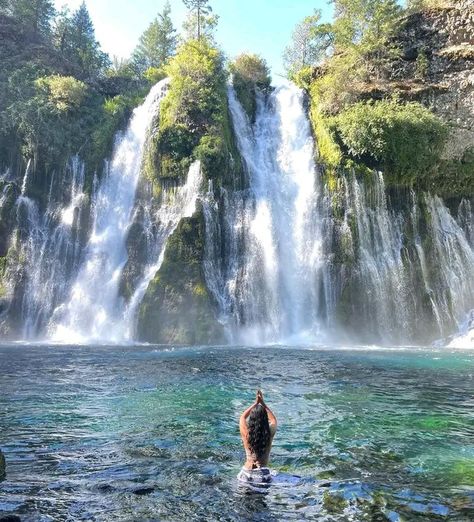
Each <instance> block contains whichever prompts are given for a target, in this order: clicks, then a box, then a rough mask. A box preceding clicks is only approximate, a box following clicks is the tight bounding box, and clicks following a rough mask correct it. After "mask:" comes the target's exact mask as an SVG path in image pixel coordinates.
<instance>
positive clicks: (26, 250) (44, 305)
mask: <svg viewBox="0 0 474 522" xmlns="http://www.w3.org/2000/svg"><path fill="white" fill-rule="evenodd" d="M30 167H31V165H30V162H28V165H27V167H26V171H25V175H24V178H23V183H22V188H21V195H20V197H19V198H18V200H17V202H16V205H15V208H16V230H15V231H14V233H13V238H14V244H13V250H14V252H15V257H16V258H17V259H18V260H19V262H18V265H17V266H15V267H13V268H11V269H10V272H9V274H8V279H9V280H10V281H12V282H13V281H15V283H16V285H17V286H18V287H19V288H21V291H19V292H18V298H19V301H20V302H17V303H13V306H16V307H17V308H18V310H17V313H18V315H19V316H20V319H21V325H22V337H23V338H24V339H33V338H36V337H37V336H38V334H39V332H40V331H41V329H42V327H43V326H44V325H45V323H46V321H47V320H48V319H49V317H50V315H51V313H52V311H53V310H54V307H55V306H56V305H57V304H58V302H60V300H61V299H62V298H64V295H65V292H66V289H67V288H68V283H69V279H70V276H71V274H72V273H73V272H74V270H75V269H76V268H77V264H78V261H79V257H80V244H79V231H80V228H81V226H82V220H83V202H84V198H85V194H84V192H83V189H84V165H83V164H82V162H81V161H80V160H79V158H77V157H75V158H73V159H72V160H71V161H70V163H69V165H68V167H67V169H66V171H65V173H64V174H63V182H64V184H65V186H64V190H65V192H66V196H65V200H66V206H65V207H62V206H61V204H58V203H55V202H53V201H52V200H51V198H50V197H49V198H48V201H47V206H46V210H45V211H44V213H41V212H40V210H39V208H38V204H37V203H36V202H35V201H34V200H33V199H31V198H30V197H28V196H27V188H28V177H29V174H30ZM21 260H23V261H21ZM11 290H13V289H11Z"/></svg>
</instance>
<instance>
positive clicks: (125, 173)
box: [48, 80, 168, 343]
mask: <svg viewBox="0 0 474 522" xmlns="http://www.w3.org/2000/svg"><path fill="white" fill-rule="evenodd" d="M167 83H168V81H167V80H163V81H161V82H160V83H158V84H157V85H156V86H155V87H153V89H152V90H151V91H150V93H149V95H148V96H147V98H146V100H145V102H144V103H143V105H141V106H140V107H138V108H137V109H135V111H134V113H133V117H132V119H131V121H130V124H129V127H128V129H127V131H126V133H125V135H124V136H123V137H122V138H121V139H120V140H119V141H118V142H117V144H116V147H115V151H114V154H113V158H112V161H111V163H110V166H109V169H108V172H107V174H106V177H105V179H104V180H103V181H102V183H101V185H100V187H99V189H98V191H97V194H96V197H95V201H94V203H93V227H92V233H91V237H90V239H89V243H88V246H87V249H86V253H85V259H84V261H83V264H82V266H81V268H80V270H79V273H78V275H77V277H76V280H75V282H74V283H73V285H72V290H71V293H70V296H69V299H68V300H67V301H66V302H65V303H64V304H63V305H61V306H60V307H58V308H57V309H56V310H55V313H54V314H53V317H52V319H51V321H50V325H49V328H48V329H49V333H50V338H51V339H52V340H54V341H58V342H67V343H80V342H86V341H88V340H91V341H92V340H96V341H97V340H101V341H111V342H113V341H119V340H122V339H123V337H124V335H125V333H124V330H126V327H125V328H124V324H123V306H124V303H123V302H122V301H121V299H120V298H119V282H120V276H121V273H122V269H123V267H124V265H125V263H126V261H127V252H126V248H125V240H126V235H127V231H128V226H129V224H130V218H131V213H132V210H133V205H134V201H135V191H136V187H137V182H138V178H139V174H140V170H141V166H142V157H143V152H144V146H145V142H146V137H147V130H148V129H149V127H150V125H151V122H152V120H153V118H154V117H155V115H156V111H157V109H158V106H159V102H160V100H161V98H162V97H163V96H164V94H165V92H166V88H167ZM67 217H68V216H67V213H66V215H65V218H66V219H67Z"/></svg>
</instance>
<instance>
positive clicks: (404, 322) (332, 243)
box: [204, 86, 474, 344]
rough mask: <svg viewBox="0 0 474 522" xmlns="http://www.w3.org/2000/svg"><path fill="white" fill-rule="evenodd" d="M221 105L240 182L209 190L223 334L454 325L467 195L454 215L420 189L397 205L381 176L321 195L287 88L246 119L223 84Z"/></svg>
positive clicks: (387, 335) (293, 95)
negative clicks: (245, 176)
mask: <svg viewBox="0 0 474 522" xmlns="http://www.w3.org/2000/svg"><path fill="white" fill-rule="evenodd" d="M229 102H230V109H231V114H232V119H233V123H234V128H235V131H236V135H237V139H238V145H239V149H240V152H241V154H242V156H243V158H244V160H245V163H246V165H247V168H248V173H249V178H250V190H248V191H241V192H227V191H225V190H221V191H220V193H218V194H216V193H215V191H212V190H210V191H209V192H208V194H207V196H206V198H205V202H204V211H205V217H206V256H205V263H204V270H205V274H206V281H207V284H208V287H209V289H210V291H211V293H212V294H213V295H214V297H215V299H216V301H217V303H218V306H219V310H220V320H221V322H222V323H223V324H224V325H225V326H226V327H227V331H228V332H229V337H230V339H231V340H232V341H233V342H238V341H242V342H245V343H249V344H260V343H272V342H280V343H292V344H294V343H300V342H312V343H314V342H316V343H317V342H327V341H328V340H329V342H344V341H346V342H350V343H354V342H371V343H372V342H373V343H377V342H382V343H386V344H392V343H413V342H417V341H418V340H423V339H436V338H440V337H446V336H447V335H448V334H449V333H450V332H452V331H453V329H454V328H456V325H457V324H461V322H462V321H463V318H464V317H465V314H466V313H467V311H468V310H470V309H471V308H472V307H473V306H474V250H473V246H474V245H473V242H472V212H471V208H470V205H469V203H468V202H467V201H463V203H462V204H461V207H460V209H459V211H458V215H459V223H458V222H457V221H456V220H455V219H454V217H453V216H452V214H451V213H450V211H449V210H448V209H447V207H446V206H445V204H444V203H443V201H442V200H441V199H440V198H438V197H432V196H430V195H426V196H424V199H423V197H422V198H419V197H418V198H417V197H416V196H415V194H414V193H412V194H411V195H410V194H403V195H402V197H401V201H400V202H398V203H401V204H402V207H401V208H397V204H393V202H389V200H388V195H387V191H386V188H385V184H384V179H383V176H382V174H381V173H374V174H373V177H372V179H371V180H365V181H362V180H359V179H357V178H356V176H355V175H351V174H350V173H348V174H347V175H346V176H345V177H342V178H341V183H342V191H341V190H339V191H338V193H337V194H334V193H331V192H330V191H329V190H328V189H327V187H324V192H323V191H322V190H321V189H320V187H321V180H320V179H319V176H318V172H317V170H316V168H315V165H314V162H313V155H314V150H313V139H312V135H311V130H310V125H309V121H308V118H307V116H306V114H305V111H304V109H303V98H302V93H301V92H300V91H299V90H298V89H297V88H296V87H294V86H282V87H280V88H278V89H277V90H276V91H275V92H274V93H273V94H272V95H271V96H270V98H269V100H268V101H267V102H265V101H264V100H263V99H262V98H260V99H259V101H258V113H257V118H256V123H255V124H254V125H253V126H251V125H250V123H249V121H248V118H247V117H246V115H245V113H244V111H243V109H242V107H241V106H240V104H239V102H238V100H237V99H236V95H235V93H234V91H233V90H232V89H230V91H229ZM321 192H323V194H321ZM410 202H411V208H410ZM395 203H396V202H395ZM407 203H408V205H407ZM341 214H342V217H341V218H339V217H336V216H340V215H341ZM421 229H423V232H422V231H421ZM358 336H360V337H358Z"/></svg>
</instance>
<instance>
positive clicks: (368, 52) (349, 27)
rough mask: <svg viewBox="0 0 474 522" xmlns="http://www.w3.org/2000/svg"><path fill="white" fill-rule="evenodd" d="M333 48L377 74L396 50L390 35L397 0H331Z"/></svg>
mask: <svg viewBox="0 0 474 522" xmlns="http://www.w3.org/2000/svg"><path fill="white" fill-rule="evenodd" d="M333 3H334V7H335V13H334V14H335V21H334V23H333V30H334V46H335V51H336V52H338V53H339V52H340V53H344V54H345V55H346V56H349V55H352V61H353V62H354V63H356V64H358V66H361V65H362V66H364V67H365V69H366V72H367V73H368V74H369V75H370V74H372V73H375V76H376V77H377V78H378V77H380V75H381V73H382V72H383V69H384V65H385V64H386V63H387V61H388V60H390V59H391V58H394V57H395V56H397V55H398V54H399V49H398V47H397V44H396V43H395V41H394V38H393V37H394V36H395V34H396V32H397V30H398V28H399V26H400V16H401V13H402V9H401V7H400V5H399V4H398V3H397V0H333Z"/></svg>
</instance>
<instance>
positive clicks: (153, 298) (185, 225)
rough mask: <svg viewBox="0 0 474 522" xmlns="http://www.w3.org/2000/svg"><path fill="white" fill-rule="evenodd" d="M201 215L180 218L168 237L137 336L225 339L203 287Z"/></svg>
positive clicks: (171, 340)
mask: <svg viewBox="0 0 474 522" xmlns="http://www.w3.org/2000/svg"><path fill="white" fill-rule="evenodd" d="M204 227H205V223H204V216H203V212H202V209H199V210H198V211H197V212H196V213H195V214H194V216H192V217H190V218H183V219H182V220H181V221H180V223H179V224H178V227H177V228H176V230H175V231H174V233H173V234H172V235H171V236H170V238H169V239H168V243H167V246H166V251H165V255H164V259H163V263H162V265H161V268H160V269H159V270H158V272H157V274H156V275H155V277H154V279H153V281H152V282H151V283H150V285H149V287H148V290H147V292H146V294H145V297H144V299H143V302H142V304H141V306H140V310H139V317H138V337H139V340H141V341H146V342H153V343H158V344H186V345H195V344H217V343H220V342H223V341H224V332H223V329H222V326H221V325H220V324H219V322H218V321H217V318H216V307H215V305H214V303H213V300H212V297H211V295H210V294H209V291H208V289H207V286H206V282H205V277H204V271H203V260H204V241H205V238H204Z"/></svg>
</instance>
